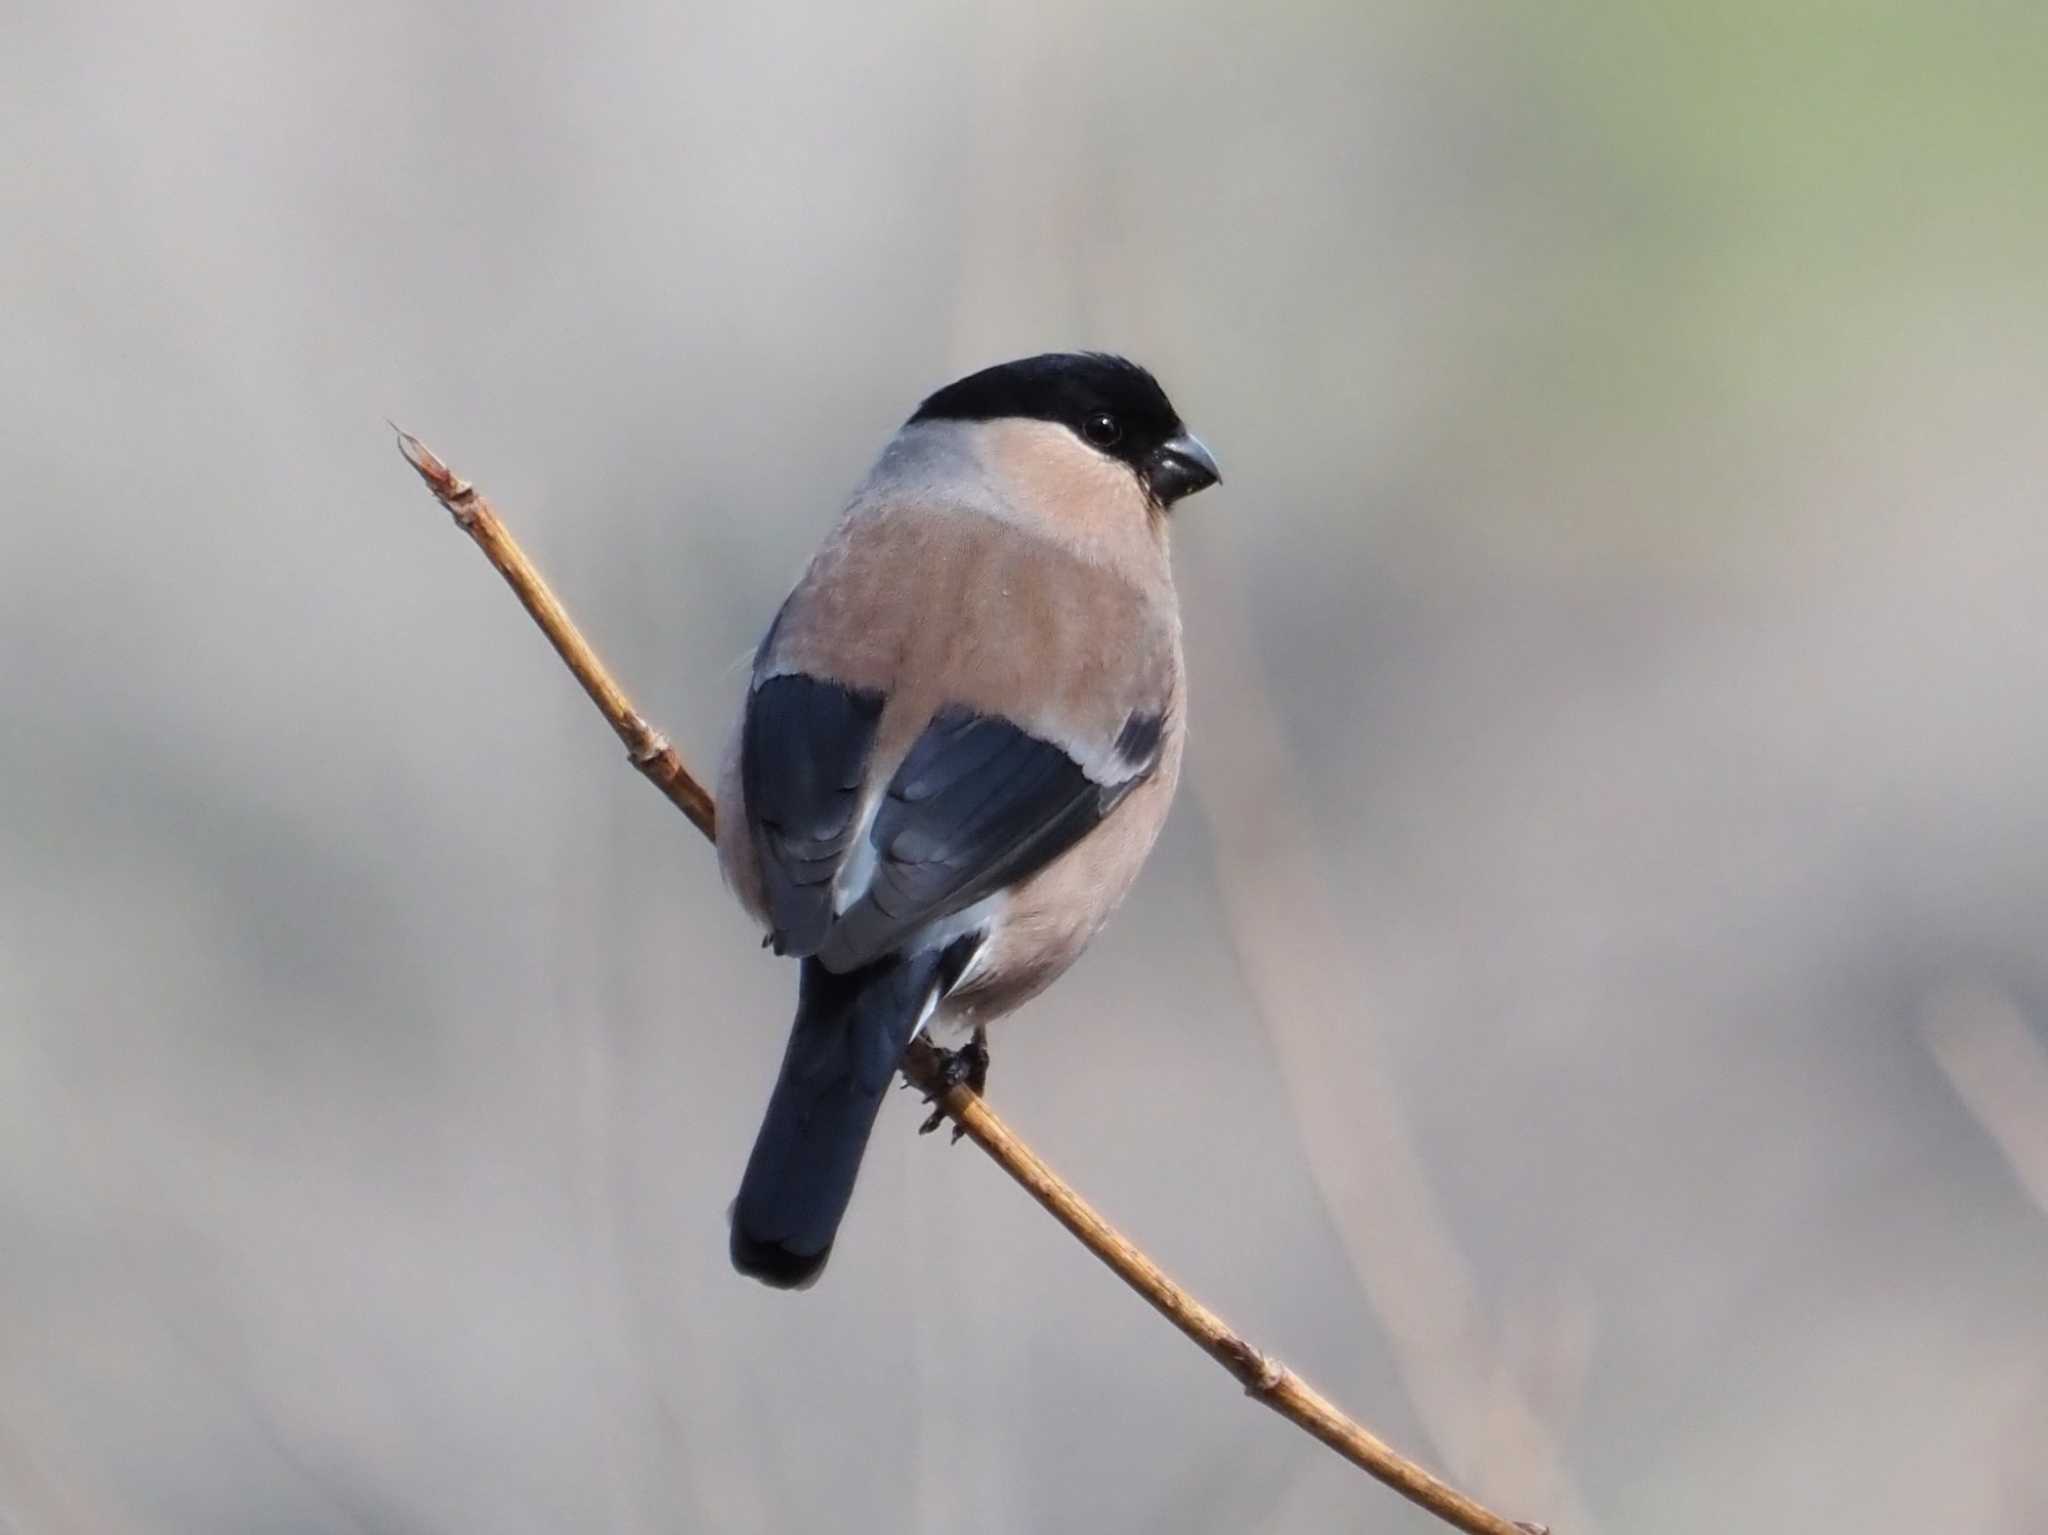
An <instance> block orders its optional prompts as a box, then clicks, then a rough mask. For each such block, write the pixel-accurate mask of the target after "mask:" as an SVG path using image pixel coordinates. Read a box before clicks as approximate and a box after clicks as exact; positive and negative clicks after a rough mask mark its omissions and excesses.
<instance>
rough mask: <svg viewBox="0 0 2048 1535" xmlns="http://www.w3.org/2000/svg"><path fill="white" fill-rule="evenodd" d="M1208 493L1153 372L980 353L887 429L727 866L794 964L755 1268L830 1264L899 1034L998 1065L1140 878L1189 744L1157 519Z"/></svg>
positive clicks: (724, 815) (751, 723)
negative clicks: (965, 1044) (992, 1032)
mask: <svg viewBox="0 0 2048 1535" xmlns="http://www.w3.org/2000/svg"><path fill="white" fill-rule="evenodd" d="M1218 478H1219V476H1218V473H1217V469H1216V461H1215V459H1214V458H1212V457H1211V456H1210V454H1209V450H1208V449H1207V448H1205V447H1203V446H1202V443H1201V441H1200V440H1199V439H1198V438H1196V437H1195V436H1194V435H1193V434H1191V433H1190V432H1189V431H1188V430H1187V428H1186V427H1185V426H1184V425H1183V424H1182V422H1181V419H1180V416H1179V413H1178V412H1176V411H1175V410H1174V408H1173V405H1172V403H1171V402H1170V401H1169V400H1168V399H1167V397H1166V393H1165V391H1164V390H1162V389H1161V388H1160V387H1159V385H1158V383H1157V382H1156V381H1155V380H1154V379H1153V377H1152V375H1151V374H1150V373H1148V372H1146V371H1145V370H1144V369H1143V368H1141V367H1139V366H1137V365H1136V364H1135V363H1131V362H1127V361H1125V360H1124V359H1123V358H1120V357H1112V356H1105V355H1101V354H1097V353H1050V354H1047V355H1045V356H1041V357H1029V358H1025V359H1023V360H1022V361H1019V362H1010V363H1004V364H1002V365H1000V366H998V367H993V368H987V369H984V370H983V371H981V372H979V373H975V374H971V375H970V376H968V377H966V378H963V379H961V380H960V381H959V382H957V383H954V384H950V385H948V386H947V387H946V388H944V389H941V390H940V391H939V392H938V393H937V394H934V395H933V396H932V397H931V398H930V399H928V400H926V401H925V402H924V403H923V404H922V405H921V406H919V407H918V409H917V412H916V414H914V415H913V416H911V418H910V420H909V421H908V422H907V423H906V424H905V425H904V427H903V429H902V430H901V431H899V432H897V434H896V435H895V437H894V438H892V439H891V440H890V442H889V445H888V446H887V447H886V448H885V449H884V450H883V452H882V456H881V459H880V461H879V462H878V463H876V465H875V467H874V469H873V470H872V471H871V472H870V473H869V475H868V477H867V480H866V482H865V483H864V484H862V485H861V487H860V489H859V490H858V491H856V492H855V493H854V496H853V499H852V501H851V503H850V504H849V505H848V506H847V508H846V511H845V513H844V515H842V516H841V518H840V519H839V523H838V526H837V527H835V528H834V529H833V530H832V533H831V535H830V536H829V537H828V538H827V539H826V540H825V543H824V546H823V547H822V548H821V549H819V551H818V553H817V555H816V556H815V557H814V558H813V559H812V561H811V564H810V567H809V569H808V570H806V571H805V572H804V576H803V579H802V580H800V581H799V582H798V583H797V585H796V589H795V590H794V591H793V592H791V593H790V594H789V597H788V600H786V601H785V602H784V603H783V604H782V609H781V611H780V612H779V613H777V614H776V616H775V621H774V623H772V624H771V625H769V628H768V633H767V635H766V636H765V637H764V638H763V639H762V641H761V644H760V648H759V649H758V650H757V651H756V652H755V655H754V664H753V675H752V678H751V681H750V684H749V686H748V688H747V696H746V702H745V705H744V706H743V708H742V710H741V714H740V721H739V726H738V729H737V730H736V731H735V732H734V738H733V742H732V746H731V749H730V750H729V752H728V753H727V757H726V763H725V769H724V772H723V774H722V775H721V787H720V791H719V816H718V854H719V861H720V863H721V864H722V865H723V867H724V870H725V876H726V879H727V881H728V882H729V883H730V884H731V886H732V888H733V889H734V891H735V892H736V893H737V894H738V896H739V898H740V900H741V901H742V902H743V903H744V904H745V906H746V907H747V909H748V910H749V911H750V912H752V913H753V914H754V915H755V916H756V917H758V918H759V919H760V921H761V923H762V924H763V925H764V926H765V927H766V928H767V931H768V937H767V939H766V942H768V943H770V944H772V945H773V947H774V949H775V952H776V953H778V954H786V955H790V956H792V957H794V958H796V959H798V960H800V961H801V962H802V966H803V970H802V975H801V978H800V980H799V982H798V993H797V1011H796V1023H795V1025H794V1027H793V1029H792V1030H791V1033H790V1038H789V1047H788V1050H787V1052H786V1053H785V1055H784V1056H783V1059H782V1071H781V1075H780V1076H779V1077H778V1078H777V1080H776V1083H775V1090H774V1093H773V1095H772V1096H771V1097H770V1098H769V1101H768V1112H767V1116H766V1118H765V1119H764V1120H763V1122H762V1125H761V1131H760V1134H759V1136H758V1137H757V1138H756V1140H755V1142H754V1150H753V1155H752V1156H751V1157H749V1158H748V1160H747V1170H746V1174H745V1176H744V1177H743V1179H742V1180H741V1183H740V1192H739V1198H738V1200H737V1201H736V1202H735V1203H734V1205H733V1210H732V1260H733V1263H734V1264H735V1265H736V1266H737V1267H738V1268H739V1269H740V1271H741V1272H743V1273H746V1274H750V1275H752V1276H754V1277H755V1278H757V1279H760V1280H764V1281H765V1282H767V1283H768V1284H771V1285H777V1286H782V1287H798V1286H803V1285H807V1284H809V1283H810V1282H811V1281H812V1280H814V1279H815V1278H816V1277H817V1276H818V1274H819V1272H820V1271H821V1270H822V1269H823V1268H824V1266H825V1260H826V1259H827V1257H829V1256H830V1254H831V1251H832V1241H833V1237H834V1234H835V1233H836V1232H837V1231H838V1228H839V1222H840V1218H841V1216H842V1215H844V1213H845V1211H846V1206H847V1201H848V1200H849V1199H850V1198H851V1197H852V1194H853V1184H854V1177H855V1174H856V1173H858V1171H859V1170H860V1161H861V1153H862V1151H863V1149H864V1148H865V1146H866V1144H867V1140H868V1135H869V1132H870V1131H871V1130H872V1129H873V1127H874V1122H875V1114H876V1111H877V1109H878V1108H879V1107H880V1105H881V1101H882V1098H883V1095H884V1093H885V1092H886V1091H887V1089H888V1086H889V1081H890V1079H891V1077H892V1076H893V1075H894V1073H895V1070H896V1066H897V1062H898V1060H899V1058H900V1057H901V1056H902V1053H903V1050H904V1047H905V1046H906V1045H907V1044H908V1043H909V1041H910V1040H911V1039H912V1038H913V1037H914V1036H915V1035H916V1034H917V1032H918V1030H920V1029H922V1028H925V1027H927V1026H928V1025H929V1026H933V1027H938V1026H945V1027H947V1028H949V1029H950V1030H952V1031H954V1032H955V1033H956V1034H957V1033H961V1032H965V1033H968V1034H971V1036H972V1041H973V1044H972V1046H971V1051H972V1052H973V1053H972V1054H969V1055H967V1057H966V1058H968V1059H970V1060H971V1061H972V1062H973V1063H974V1066H975V1068H983V1067H985V1065H986V1061H987V1055H986V1050H985V1046H984V1043H983V1034H982V1030H983V1029H984V1027H985V1026H986V1025H987V1024H988V1022H989V1021H990V1020H991V1019H993V1018H996V1017H998V1016H999V1015H1001V1014H1003V1013H1007V1012H1009V1011H1010V1010H1011V1009H1013V1008H1015V1007H1017V1006H1018V1005H1019V1004H1021V1003H1023V1002H1024V1001H1026V1000H1027V999H1029V998H1031V997H1033V996H1035V995H1037V993H1038V992H1040V991H1041V990H1043V989H1044V988H1045V987H1046V986H1047V985H1049V984H1050V983H1051V982H1052V981H1053V980H1054V979H1055V978H1057V977H1058V976H1059V975H1060V973H1061V972H1062V971H1064V970H1065V969H1066V968H1067V967H1068V966H1069V965H1071V964H1072V963H1073V962H1074V960H1075V959H1076V957H1078V956H1079V954H1080V953H1081V950H1082V949H1083V948H1084V947H1086V945H1087V943H1088V940H1089V939H1090V938H1092V937H1094V935H1095V933H1096V930H1097V929H1099V928H1100V927H1101V926H1102V924H1103V922H1104V920H1105V919H1106V918H1107V917H1108V916H1109V914H1110V912H1111V911H1112V910H1113V909H1114V908H1115V906H1116V905H1117V903H1118V902H1119V901H1120V900H1122V899H1123V896H1124V893H1125V892H1126V891H1127V890H1128V889H1129V888H1130V886H1131V882H1132V880H1133V879H1135V878H1136V877H1137V873H1138V868H1139V865H1140V864H1142V863H1143V862H1144V859H1145V855H1146V854H1147V853H1148V852H1150V851H1151V848H1152V843H1153V840H1154V839H1155V838H1156V837H1157V836H1158V835H1159V828H1160V824H1161V823H1162V822H1163V821H1164V820H1165V817H1166V810H1167V805H1168V803H1169V802H1170V801H1171V800H1172V798H1173V790H1174V785H1175V782H1176V781H1177V780H1178V778H1179V776H1180V757H1181V743H1182V739H1183V732H1184V729H1185V710H1184V692H1183V686H1182V670H1181V630H1180V610H1179V605H1178V603H1177V600H1176V598H1175V596H1174V589H1173V572H1172V568H1171V566H1170V564H1169V562H1168V559H1167V547H1166V530H1167V514H1168V512H1169V511H1170V510H1171V509H1172V508H1173V506H1174V504H1175V503H1176V502H1177V501H1179V500H1180V499H1181V497H1183V496H1187V495H1191V494H1193V493H1194V492H1196V491H1198V490H1201V489H1202V488H1203V487H1204V486H1207V485H1213V484H1215V483H1216V482H1217V480H1218ZM973 1074H974V1076H975V1078H976V1079H977V1081H978V1078H979V1069H976V1070H974V1073H973Z"/></svg>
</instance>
